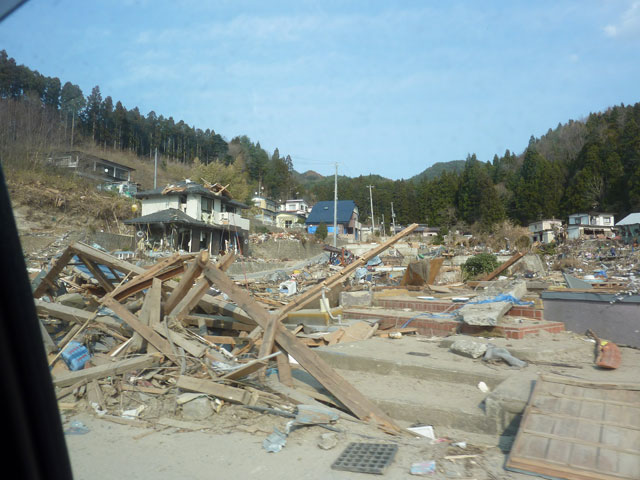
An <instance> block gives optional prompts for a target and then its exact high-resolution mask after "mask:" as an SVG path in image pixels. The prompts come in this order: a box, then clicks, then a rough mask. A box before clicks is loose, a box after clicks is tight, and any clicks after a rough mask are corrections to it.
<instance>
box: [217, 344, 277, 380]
mask: <svg viewBox="0 0 640 480" xmlns="http://www.w3.org/2000/svg"><path fill="white" fill-rule="evenodd" d="M280 355H281V352H280V350H278V351H277V352H275V353H272V354H271V355H267V356H266V357H263V358H257V359H256V360H251V361H250V362H248V363H245V364H244V365H242V366H241V367H239V368H237V369H236V370H233V371H232V372H229V373H227V374H225V375H223V376H222V377H221V378H222V379H223V380H237V379H239V378H242V377H246V376H247V375H251V374H252V373H255V372H257V371H258V370H260V369H261V368H263V367H265V366H266V365H267V364H268V363H269V359H271V358H273V357H276V356H280Z"/></svg>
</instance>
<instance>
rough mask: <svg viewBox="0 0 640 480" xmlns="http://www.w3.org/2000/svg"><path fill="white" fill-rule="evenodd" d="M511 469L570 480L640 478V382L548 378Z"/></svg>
mask: <svg viewBox="0 0 640 480" xmlns="http://www.w3.org/2000/svg"><path fill="white" fill-rule="evenodd" d="M506 467H507V469H508V470H513V471H519V472H525V473H531V474H536V475H540V476H544V477H547V478H562V479H569V480H592V479H597V480H604V479H639V478H640V384H627V385H621V384H615V383H602V382H587V381H575V380H571V379H567V378H564V377H557V376H542V377H540V378H539V379H538V381H537V382H536V386H535V388H534V391H533V393H532V395H531V399H530V400H529V404H528V405H527V408H526V409H525V413H524V416H523V418H522V422H521V423H520V429H519V431H518V434H517V436H516V440H515V442H514V444H513V448H512V450H511V453H510V455H509V459H508V460H507V464H506Z"/></svg>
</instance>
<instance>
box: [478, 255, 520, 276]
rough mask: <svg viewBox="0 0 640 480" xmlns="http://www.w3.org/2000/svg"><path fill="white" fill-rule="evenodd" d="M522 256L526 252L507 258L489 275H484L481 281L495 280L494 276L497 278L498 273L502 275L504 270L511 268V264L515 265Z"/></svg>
mask: <svg viewBox="0 0 640 480" xmlns="http://www.w3.org/2000/svg"><path fill="white" fill-rule="evenodd" d="M522 257H524V253H520V252H517V253H516V254H515V255H514V256H512V257H511V258H510V259H509V260H507V261H506V262H504V263H503V264H501V265H500V266H499V267H498V268H496V269H495V270H494V271H493V272H491V273H489V274H488V275H486V276H484V277H482V278H481V279H480V280H479V281H481V282H486V281H489V280H493V279H494V278H496V277H497V276H498V275H500V274H501V273H502V272H504V271H505V270H506V269H507V268H509V267H510V266H511V265H513V264H514V263H516V262H517V261H518V260H520V259H521V258H522Z"/></svg>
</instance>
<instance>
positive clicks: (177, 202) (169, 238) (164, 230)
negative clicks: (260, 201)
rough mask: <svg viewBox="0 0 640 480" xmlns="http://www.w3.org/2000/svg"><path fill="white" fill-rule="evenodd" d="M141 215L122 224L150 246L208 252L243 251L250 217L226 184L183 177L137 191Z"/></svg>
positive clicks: (246, 206) (244, 205)
mask: <svg viewBox="0 0 640 480" xmlns="http://www.w3.org/2000/svg"><path fill="white" fill-rule="evenodd" d="M136 198H138V199H140V200H141V202H142V210H141V216H140V217H137V218H133V219H130V220H125V222H124V223H126V224H128V225H133V226H134V227H135V229H136V235H137V236H138V237H139V238H141V239H142V238H144V239H146V241H147V242H148V243H149V244H151V246H153V247H159V248H162V249H174V250H183V251H186V252H199V251H200V250H205V249H206V250H207V251H209V253H211V254H216V255H217V254H218V253H219V252H221V251H225V252H226V251H230V250H233V251H235V252H239V253H243V252H244V250H245V245H246V244H247V243H248V237H249V220H248V219H247V218H244V217H243V216H242V214H241V212H242V210H244V209H248V208H249V206H248V205H246V204H244V203H242V202H238V201H237V200H234V199H233V197H232V196H231V193H229V191H228V190H227V189H226V187H224V186H222V185H219V184H213V185H211V184H207V185H201V184H199V183H195V182H192V181H190V180H185V181H184V182H179V183H177V184H175V185H167V186H166V187H161V188H156V189H155V190H146V191H142V192H139V193H138V194H137V195H136Z"/></svg>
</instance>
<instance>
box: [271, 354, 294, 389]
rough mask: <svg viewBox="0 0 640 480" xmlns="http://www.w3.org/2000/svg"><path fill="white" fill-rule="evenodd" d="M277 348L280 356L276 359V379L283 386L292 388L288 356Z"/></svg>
mask: <svg viewBox="0 0 640 480" xmlns="http://www.w3.org/2000/svg"><path fill="white" fill-rule="evenodd" d="M275 348H277V349H278V350H279V351H280V353H281V355H278V356H277V357H276V362H277V364H278V378H279V379H280V382H281V383H282V384H283V385H286V386H287V387H293V375H292V373H291V364H290V363H289V354H288V353H287V352H285V351H284V350H282V349H281V348H279V347H275Z"/></svg>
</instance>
